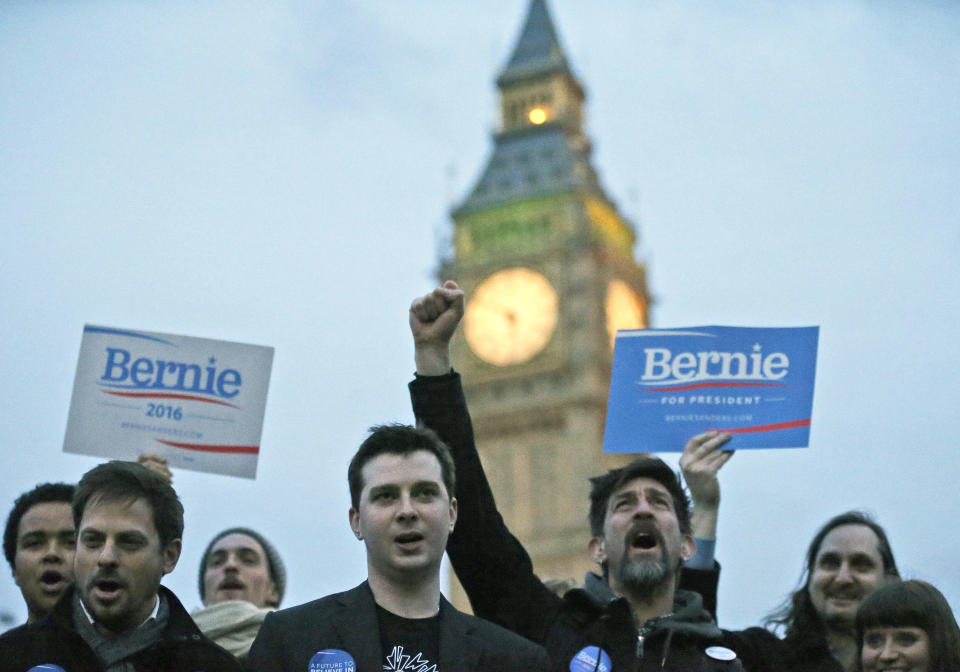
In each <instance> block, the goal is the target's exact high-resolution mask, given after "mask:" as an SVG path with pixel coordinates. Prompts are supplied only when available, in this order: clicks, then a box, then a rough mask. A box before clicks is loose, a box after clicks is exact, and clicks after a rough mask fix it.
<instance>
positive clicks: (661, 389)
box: [646, 383, 786, 392]
mask: <svg viewBox="0 0 960 672" xmlns="http://www.w3.org/2000/svg"><path fill="white" fill-rule="evenodd" d="M704 387H786V385H784V384H783V383H691V384H689V385H676V386H674V387H648V388H646V390H647V392H681V391H683V390H699V389H701V388H704Z"/></svg>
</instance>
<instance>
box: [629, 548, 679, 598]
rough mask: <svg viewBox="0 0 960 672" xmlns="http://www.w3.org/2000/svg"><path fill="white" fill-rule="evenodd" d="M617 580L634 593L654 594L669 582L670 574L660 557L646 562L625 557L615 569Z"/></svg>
mask: <svg viewBox="0 0 960 672" xmlns="http://www.w3.org/2000/svg"><path fill="white" fill-rule="evenodd" d="M617 580H618V582H619V583H620V585H621V586H623V587H625V588H629V589H630V590H631V591H634V592H636V593H641V594H642V593H655V592H657V591H658V590H660V589H661V588H662V587H663V586H664V585H666V583H667V582H668V581H669V580H670V574H669V572H667V563H666V562H665V560H664V559H663V558H662V557H661V558H660V559H659V560H647V561H641V560H633V559H630V558H626V557H625V558H624V559H623V562H621V563H620V567H618V568H617Z"/></svg>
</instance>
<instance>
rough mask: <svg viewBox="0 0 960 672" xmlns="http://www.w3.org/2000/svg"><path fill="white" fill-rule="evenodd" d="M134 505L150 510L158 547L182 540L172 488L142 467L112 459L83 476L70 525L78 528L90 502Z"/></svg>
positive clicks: (177, 502)
mask: <svg viewBox="0 0 960 672" xmlns="http://www.w3.org/2000/svg"><path fill="white" fill-rule="evenodd" d="M91 499H92V500H93V501H94V502H117V501H120V502H133V501H134V500H137V499H145V500H147V504H149V505H150V510H151V511H153V526H154V527H156V528H157V534H158V536H159V537H160V545H161V546H166V545H167V544H169V543H170V542H171V541H173V540H174V539H181V538H183V504H181V503H180V498H179V497H177V493H176V491H175V490H174V489H173V486H171V485H170V483H169V482H168V481H167V480H166V479H165V478H164V477H163V476H160V475H159V474H157V473H156V472H155V471H153V470H151V469H147V468H146V467H144V466H143V465H142V464H137V463H136V462H122V461H120V460H112V461H110V462H105V463H104V464H100V465H97V466H96V467H94V468H93V469H91V470H90V471H88V472H87V473H85V474H84V475H83V478H81V479H80V482H79V483H78V484H77V492H76V494H75V495H74V497H73V522H74V525H76V526H77V528H79V527H80V519H81V518H83V510H84V508H85V507H86V506H87V504H88V503H89V502H90V500H91Z"/></svg>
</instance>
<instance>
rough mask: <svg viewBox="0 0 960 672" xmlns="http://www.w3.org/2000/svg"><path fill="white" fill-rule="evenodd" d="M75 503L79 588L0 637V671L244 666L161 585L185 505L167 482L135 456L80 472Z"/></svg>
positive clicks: (216, 671) (223, 669)
mask: <svg viewBox="0 0 960 672" xmlns="http://www.w3.org/2000/svg"><path fill="white" fill-rule="evenodd" d="M72 511H73V519H74V523H75V525H76V529H77V550H76V553H75V556H74V574H75V579H76V585H75V588H71V589H70V590H69V591H68V592H66V593H65V594H64V596H63V597H62V598H61V599H60V601H59V602H58V603H57V605H56V606H55V607H54V609H53V611H52V612H51V613H50V614H48V615H47V616H46V617H45V618H43V619H41V620H39V621H37V622H35V623H32V624H30V625H28V626H26V627H25V628H19V629H17V630H16V631H14V632H11V633H8V634H7V635H5V636H4V637H2V638H0V670H3V671H6V670H10V671H11V672H13V671H16V672H23V671H24V670H28V669H31V668H33V667H38V668H40V667H42V669H50V670H57V669H63V670H70V672H77V671H78V670H79V671H84V672H133V671H134V670H136V672H149V671H151V670H157V671H160V670H163V671H164V672H180V671H183V672H190V671H193V670H205V671H206V672H237V671H238V670H239V666H238V664H237V663H236V661H235V660H233V658H232V657H231V656H230V654H228V653H227V652H226V651H224V650H223V649H221V648H219V647H217V646H216V645H215V644H213V643H212V642H210V641H209V640H207V639H206V638H205V637H203V635H201V634H200V631H199V630H198V629H197V627H196V625H194V623H193V621H192V620H191V619H190V617H189V615H187V613H186V612H185V611H184V609H183V606H182V605H181V604H180V602H179V600H177V598H176V596H174V594H173V593H171V592H170V591H169V590H166V589H165V588H163V587H161V586H160V580H161V578H162V577H163V576H164V575H166V574H169V573H170V572H171V571H173V569H174V567H176V565H177V561H178V560H179V558H180V550H181V541H180V540H181V537H182V536H183V506H182V505H181V504H180V500H179V499H178V498H177V493H176V492H174V490H173V488H172V487H171V486H170V484H169V483H168V482H167V481H166V480H164V479H163V478H162V477H160V476H159V475H157V474H156V473H154V472H153V471H150V470H149V469H147V468H145V467H143V466H141V465H138V464H134V463H132V462H118V461H115V462H108V463H106V464H101V465H99V466H97V467H94V468H93V469H91V470H90V471H88V472H87V473H86V474H84V476H83V478H82V479H80V483H79V484H78V485H77V490H76V493H75V495H74V499H73V504H72Z"/></svg>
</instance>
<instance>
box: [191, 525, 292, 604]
mask: <svg viewBox="0 0 960 672" xmlns="http://www.w3.org/2000/svg"><path fill="white" fill-rule="evenodd" d="M228 534H245V535H247V536H248V537H250V538H251V539H256V541H257V543H259V544H260V547H261V548H263V552H264V554H265V555H266V556H267V570H268V571H269V572H270V580H271V581H273V585H274V586H276V588H277V603H278V604H279V603H280V602H283V593H284V592H285V591H286V589H287V569H286V567H284V566H283V559H282V558H281V557H280V554H279V553H278V552H277V549H276V548H274V546H273V544H271V543H270V542H269V541H267V540H266V539H264V538H263V536H261V535H260V533H258V532H254V531H253V530H251V529H250V528H249V527H231V528H229V529H227V530H224V531H223V532H221V533H220V534H218V535H217V536H215V537H214V538H213V539H211V540H210V543H209V544H207V548H206V549H205V550H204V551H203V557H202V558H200V600H201V601H203V600H204V599H205V597H206V596H205V595H204V585H203V577H204V575H205V574H206V573H207V558H208V557H209V556H210V549H211V548H213V545H214V544H215V543H217V542H218V541H220V540H221V539H223V538H224V537H225V536H227V535H228Z"/></svg>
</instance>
